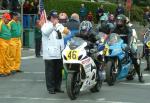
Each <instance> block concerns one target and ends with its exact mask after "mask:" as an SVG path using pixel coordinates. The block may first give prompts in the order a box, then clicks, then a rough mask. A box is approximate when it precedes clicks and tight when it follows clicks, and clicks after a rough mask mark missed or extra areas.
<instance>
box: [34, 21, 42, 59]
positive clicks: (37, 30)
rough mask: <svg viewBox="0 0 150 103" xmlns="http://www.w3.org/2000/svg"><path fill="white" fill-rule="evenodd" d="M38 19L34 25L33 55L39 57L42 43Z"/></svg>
mask: <svg viewBox="0 0 150 103" xmlns="http://www.w3.org/2000/svg"><path fill="white" fill-rule="evenodd" d="M39 22H40V21H39V20H37V21H36V26H35V33H34V34H35V55H36V57H40V56H41V55H40V52H41V44H42V40H41V39H42V33H41V30H40V25H39Z"/></svg>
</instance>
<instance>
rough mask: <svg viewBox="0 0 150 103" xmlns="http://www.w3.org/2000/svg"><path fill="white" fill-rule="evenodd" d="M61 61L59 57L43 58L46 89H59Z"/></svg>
mask: <svg viewBox="0 0 150 103" xmlns="http://www.w3.org/2000/svg"><path fill="white" fill-rule="evenodd" d="M62 68H63V63H62V60H61V59H52V60H45V78H46V86H47V90H48V91H51V90H56V89H61V82H62Z"/></svg>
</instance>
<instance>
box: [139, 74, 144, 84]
mask: <svg viewBox="0 0 150 103" xmlns="http://www.w3.org/2000/svg"><path fill="white" fill-rule="evenodd" d="M139 82H140V83H144V82H145V81H144V79H143V76H142V75H141V76H139Z"/></svg>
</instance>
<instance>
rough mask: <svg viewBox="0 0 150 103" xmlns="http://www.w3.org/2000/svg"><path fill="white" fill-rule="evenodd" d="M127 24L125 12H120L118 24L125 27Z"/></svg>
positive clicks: (117, 19)
mask: <svg viewBox="0 0 150 103" xmlns="http://www.w3.org/2000/svg"><path fill="white" fill-rule="evenodd" d="M125 24H126V16H125V15H123V14H120V15H118V16H117V18H116V25H117V26H118V27H123V26H124V25H125Z"/></svg>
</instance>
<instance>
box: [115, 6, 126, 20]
mask: <svg viewBox="0 0 150 103" xmlns="http://www.w3.org/2000/svg"><path fill="white" fill-rule="evenodd" d="M124 13H125V10H124V7H123V6H122V4H118V7H117V9H116V17H117V16H118V15H120V14H124Z"/></svg>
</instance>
